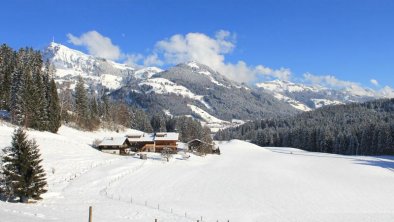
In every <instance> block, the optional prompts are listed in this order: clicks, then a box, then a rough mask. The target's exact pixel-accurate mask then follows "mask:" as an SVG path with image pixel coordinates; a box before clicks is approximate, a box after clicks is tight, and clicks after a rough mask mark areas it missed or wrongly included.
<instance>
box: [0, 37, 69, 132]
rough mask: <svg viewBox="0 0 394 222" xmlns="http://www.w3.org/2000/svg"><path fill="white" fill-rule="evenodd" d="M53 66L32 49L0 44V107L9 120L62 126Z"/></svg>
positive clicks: (51, 128) (40, 126) (46, 127)
mask: <svg viewBox="0 0 394 222" xmlns="http://www.w3.org/2000/svg"><path fill="white" fill-rule="evenodd" d="M53 75H54V69H53V67H52V66H51V65H50V63H49V62H45V63H44V61H43V59H42V56H41V52H40V51H36V50H33V49H32V48H21V49H19V50H18V51H14V50H13V49H12V48H10V47H9V46H7V45H5V44H3V45H1V47H0V110H5V111H7V112H9V113H10V119H11V122H12V123H14V124H16V125H20V126H25V127H31V128H35V129H38V130H47V131H51V132H57V130H58V128H59V127H60V125H61V122H60V121H61V120H60V106H59V98H58V93H57V89H56V84H55V81H54V79H53Z"/></svg>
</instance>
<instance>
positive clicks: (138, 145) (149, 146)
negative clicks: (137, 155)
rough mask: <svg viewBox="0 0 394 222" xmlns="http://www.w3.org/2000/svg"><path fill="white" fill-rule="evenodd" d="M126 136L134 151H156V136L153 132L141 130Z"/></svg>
mask: <svg viewBox="0 0 394 222" xmlns="http://www.w3.org/2000/svg"><path fill="white" fill-rule="evenodd" d="M126 137H127V140H128V141H129V143H130V147H131V150H132V151H134V152H139V151H147V152H155V148H154V146H155V137H154V135H153V134H151V133H143V132H141V133H135V134H128V135H127V136H126Z"/></svg>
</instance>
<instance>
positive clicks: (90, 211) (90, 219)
mask: <svg viewBox="0 0 394 222" xmlns="http://www.w3.org/2000/svg"><path fill="white" fill-rule="evenodd" d="M92 211H93V209H92V206H89V222H92V221H93V218H92Z"/></svg>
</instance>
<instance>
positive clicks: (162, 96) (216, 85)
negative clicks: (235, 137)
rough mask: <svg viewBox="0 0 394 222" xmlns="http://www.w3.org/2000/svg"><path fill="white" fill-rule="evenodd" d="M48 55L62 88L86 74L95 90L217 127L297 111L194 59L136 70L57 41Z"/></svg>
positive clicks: (48, 51)
mask: <svg viewBox="0 0 394 222" xmlns="http://www.w3.org/2000/svg"><path fill="white" fill-rule="evenodd" d="M43 54H44V58H45V59H49V60H50V61H51V62H52V64H54V66H55V68H56V76H55V79H56V81H57V83H58V84H59V85H60V86H61V88H63V89H64V88H65V87H68V88H70V89H73V88H74V87H75V83H76V80H77V77H78V76H82V77H83V78H84V79H85V83H86V85H87V86H88V87H89V89H90V91H91V92H96V93H98V94H100V93H102V92H103V91H105V92H107V93H109V95H110V96H111V97H112V98H113V99H115V100H121V101H126V102H128V103H129V104H130V105H136V106H139V107H142V108H144V109H145V110H147V112H149V113H157V112H165V113H166V114H167V115H172V116H181V115H187V116H192V117H194V118H196V119H198V120H200V121H201V122H202V123H204V124H206V125H208V126H209V127H210V128H211V129H213V130H214V131H215V130H218V129H220V128H224V127H228V126H231V125H234V120H237V121H236V122H237V123H238V122H239V120H250V119H257V118H264V117H273V116H282V115H292V114H295V113H297V110H296V109H294V108H293V107H292V106H290V105H289V104H288V103H286V102H283V101H280V100H278V99H276V98H275V97H274V96H272V95H270V94H269V93H266V92H264V91H261V90H256V89H252V88H249V87H247V86H245V85H242V84H239V83H236V82H233V81H231V80H229V79H227V78H226V77H225V76H224V75H222V74H220V73H218V72H216V71H215V70H213V69H211V68H210V67H208V66H206V65H203V64H200V63H198V62H195V61H191V62H187V63H182V64H178V65H176V66H174V67H170V68H169V69H168V70H162V69H160V68H157V67H146V68H141V69H136V68H133V67H129V66H127V65H124V64H120V63H116V62H113V61H110V60H106V59H102V58H97V57H94V56H90V55H86V54H84V53H82V52H80V51H77V50H74V49H70V48H68V47H66V46H64V45H61V44H58V43H51V44H50V45H49V47H48V48H46V49H45V50H44V53H43ZM287 102H288V101H287Z"/></svg>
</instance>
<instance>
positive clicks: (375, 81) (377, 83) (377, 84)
mask: <svg viewBox="0 0 394 222" xmlns="http://www.w3.org/2000/svg"><path fill="white" fill-rule="evenodd" d="M370 81H371V83H372V84H373V85H375V86H379V82H378V80H376V79H371V80H370Z"/></svg>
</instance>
